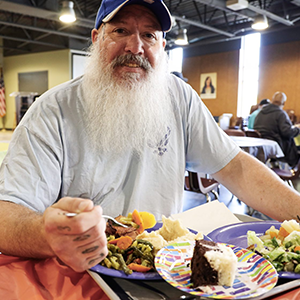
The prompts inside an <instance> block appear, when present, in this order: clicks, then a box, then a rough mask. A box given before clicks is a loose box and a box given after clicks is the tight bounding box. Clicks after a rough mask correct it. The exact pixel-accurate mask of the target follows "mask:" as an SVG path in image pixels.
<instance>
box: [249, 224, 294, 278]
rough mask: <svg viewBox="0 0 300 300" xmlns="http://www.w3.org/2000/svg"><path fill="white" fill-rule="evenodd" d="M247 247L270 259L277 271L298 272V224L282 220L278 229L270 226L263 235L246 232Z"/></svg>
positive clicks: (250, 231)
mask: <svg viewBox="0 0 300 300" xmlns="http://www.w3.org/2000/svg"><path fill="white" fill-rule="evenodd" d="M247 242H248V248H247V249H250V250H252V251H254V252H256V253H258V254H260V255H261V256H263V257H264V258H266V259H267V260H268V261H270V262H271V263H272V264H273V266H274V267H275V269H276V270H277V271H285V272H294V273H300V226H299V224H298V223H297V222H296V221H295V220H289V221H284V222H283V223H282V224H281V226H280V229H276V228H275V227H274V226H271V227H270V228H269V229H268V230H267V231H266V232H265V234H264V235H262V236H258V234H257V233H256V232H254V231H252V230H249V231H248V232H247Z"/></svg>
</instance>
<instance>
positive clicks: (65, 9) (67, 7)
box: [59, 1, 76, 23]
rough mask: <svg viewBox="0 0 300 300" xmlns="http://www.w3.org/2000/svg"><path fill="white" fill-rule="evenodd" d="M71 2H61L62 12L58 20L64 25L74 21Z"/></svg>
mask: <svg viewBox="0 0 300 300" xmlns="http://www.w3.org/2000/svg"><path fill="white" fill-rule="evenodd" d="M73 7H74V3H73V1H63V2H62V10H61V14H60V17H59V19H60V20H61V21H62V22H64V23H73V22H74V21H76V16H75V11H74V8H73Z"/></svg>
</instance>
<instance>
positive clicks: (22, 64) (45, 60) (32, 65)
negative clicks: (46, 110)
mask: <svg viewBox="0 0 300 300" xmlns="http://www.w3.org/2000/svg"><path fill="white" fill-rule="evenodd" d="M3 68H4V83H5V96H6V109H7V113H6V116H5V128H6V129H14V128H15V126H16V114H15V98H14V97H11V96H9V95H10V94H11V93H13V92H18V91H19V90H18V73H23V72H36V71H48V85H49V86H48V88H49V89H50V88H52V87H54V86H56V85H58V84H60V83H62V82H65V81H67V80H70V79H71V63H70V50H68V49H67V50H59V51H51V52H41V53H35V54H24V55H17V56H9V57H4V66H3ZM33 92H34V91H33ZM1 127H2V126H1Z"/></svg>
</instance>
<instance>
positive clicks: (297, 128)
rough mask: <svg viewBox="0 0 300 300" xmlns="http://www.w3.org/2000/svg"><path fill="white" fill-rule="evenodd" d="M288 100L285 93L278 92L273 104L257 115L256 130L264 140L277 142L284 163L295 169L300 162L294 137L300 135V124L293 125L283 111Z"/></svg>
mask: <svg viewBox="0 0 300 300" xmlns="http://www.w3.org/2000/svg"><path fill="white" fill-rule="evenodd" d="M286 99H287V97H286V95H285V94H284V93H283V92H276V93H275V94H274V95H273V98H272V101H271V104H269V105H267V106H265V107H263V108H262V109H261V111H260V112H259V113H258V114H257V116H256V118H255V122H254V129H255V130H257V131H259V132H260V134H261V136H262V138H265V139H269V140H274V141H276V142H277V143H278V144H279V145H280V147H281V149H282V151H283V153H284V161H285V162H287V163H288V164H289V165H290V166H291V167H295V166H296V165H297V163H298V161H299V153H298V149H297V147H296V145H295V141H294V137H295V136H297V135H298V134H300V124H297V125H293V124H292V122H291V120H290V118H289V116H288V114H287V113H286V112H285V111H284V110H283V106H284V104H285V102H286Z"/></svg>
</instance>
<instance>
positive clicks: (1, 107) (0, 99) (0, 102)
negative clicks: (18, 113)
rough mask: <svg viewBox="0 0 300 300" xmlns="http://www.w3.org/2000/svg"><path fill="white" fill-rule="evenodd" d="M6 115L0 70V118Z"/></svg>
mask: <svg viewBox="0 0 300 300" xmlns="http://www.w3.org/2000/svg"><path fill="white" fill-rule="evenodd" d="M5 115H6V102H5V87H4V80H3V72H2V68H1V77H0V117H1V118H2V117H4V116H5Z"/></svg>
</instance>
